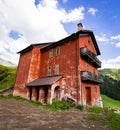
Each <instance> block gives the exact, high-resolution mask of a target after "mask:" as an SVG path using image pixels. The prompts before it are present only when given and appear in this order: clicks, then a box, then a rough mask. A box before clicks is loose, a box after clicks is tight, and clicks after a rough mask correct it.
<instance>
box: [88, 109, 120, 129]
mask: <svg viewBox="0 0 120 130" xmlns="http://www.w3.org/2000/svg"><path fill="white" fill-rule="evenodd" d="M86 110H87V111H88V119H89V120H92V121H98V122H101V123H102V124H103V125H106V126H107V128H106V130H120V115H119V114H116V113H114V112H113V111H111V110H107V109H106V108H99V107H88V108H87V109H86Z"/></svg>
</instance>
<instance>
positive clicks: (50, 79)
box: [26, 75, 62, 87]
mask: <svg viewBox="0 0 120 130" xmlns="http://www.w3.org/2000/svg"><path fill="white" fill-rule="evenodd" d="M60 78H62V75H57V76H47V77H42V78H38V79H35V80H33V81H32V82H30V83H27V84H26V86H27V87H32V86H48V85H52V84H53V83H55V82H56V81H58V80H59V79H60Z"/></svg>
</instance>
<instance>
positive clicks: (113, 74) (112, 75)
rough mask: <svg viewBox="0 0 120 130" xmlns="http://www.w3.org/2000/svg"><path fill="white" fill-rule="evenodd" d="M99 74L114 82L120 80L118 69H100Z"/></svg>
mask: <svg viewBox="0 0 120 130" xmlns="http://www.w3.org/2000/svg"><path fill="white" fill-rule="evenodd" d="M99 74H102V75H103V76H108V77H110V78H113V79H115V80H120V69H100V70H99Z"/></svg>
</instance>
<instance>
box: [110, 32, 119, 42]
mask: <svg viewBox="0 0 120 130" xmlns="http://www.w3.org/2000/svg"><path fill="white" fill-rule="evenodd" d="M111 39H113V40H119V41H120V34H118V35H116V36H112V37H111Z"/></svg>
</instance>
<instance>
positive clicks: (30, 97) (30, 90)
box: [29, 87, 32, 100]
mask: <svg viewBox="0 0 120 130" xmlns="http://www.w3.org/2000/svg"><path fill="white" fill-rule="evenodd" d="M29 99H30V100H31V99H32V87H30V88H29Z"/></svg>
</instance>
